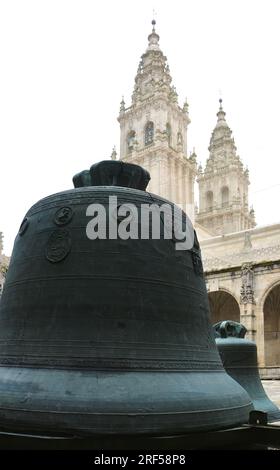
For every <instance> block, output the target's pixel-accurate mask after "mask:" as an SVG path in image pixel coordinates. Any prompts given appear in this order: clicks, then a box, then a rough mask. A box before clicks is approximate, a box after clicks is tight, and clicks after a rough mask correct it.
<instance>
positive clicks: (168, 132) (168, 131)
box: [166, 122, 171, 147]
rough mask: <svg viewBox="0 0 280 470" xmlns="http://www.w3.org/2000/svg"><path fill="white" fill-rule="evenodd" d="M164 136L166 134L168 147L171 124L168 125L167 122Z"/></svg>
mask: <svg viewBox="0 0 280 470" xmlns="http://www.w3.org/2000/svg"><path fill="white" fill-rule="evenodd" d="M166 136H167V141H168V145H169V147H170V145H171V126H170V124H169V122H168V123H167V124H166Z"/></svg>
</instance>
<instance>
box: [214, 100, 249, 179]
mask: <svg viewBox="0 0 280 470" xmlns="http://www.w3.org/2000/svg"><path fill="white" fill-rule="evenodd" d="M219 103H220V106H219V111H218V112H217V118H218V120H217V124H216V126H215V128H214V130H213V132H212V135H211V139H210V145H209V148H208V150H209V152H210V155H209V159H208V160H207V164H206V168H205V171H208V169H209V168H210V169H211V168H212V165H213V164H217V165H218V166H224V165H225V164H227V163H228V162H229V161H230V160H234V161H235V162H236V163H237V162H238V163H239V166H240V169H241V170H242V169H243V164H242V162H241V161H240V158H239V156H237V155H236V146H235V142H234V138H233V137H232V131H231V129H230V128H229V126H228V123H227V121H226V113H225V111H224V109H223V106H222V99H221V98H220V99H219Z"/></svg>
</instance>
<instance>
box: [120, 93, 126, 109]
mask: <svg viewBox="0 0 280 470" xmlns="http://www.w3.org/2000/svg"><path fill="white" fill-rule="evenodd" d="M124 111H125V101H124V97H123V96H122V100H121V107H120V112H124Z"/></svg>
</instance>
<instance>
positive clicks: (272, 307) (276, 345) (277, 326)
mask: <svg viewBox="0 0 280 470" xmlns="http://www.w3.org/2000/svg"><path fill="white" fill-rule="evenodd" d="M263 317H264V348H265V365H266V366H280V284H278V285H276V286H275V287H273V288H272V289H271V290H270V292H269V293H268V294H267V296H266V299H265V302H264V306H263Z"/></svg>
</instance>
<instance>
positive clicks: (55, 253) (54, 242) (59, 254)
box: [46, 230, 71, 263]
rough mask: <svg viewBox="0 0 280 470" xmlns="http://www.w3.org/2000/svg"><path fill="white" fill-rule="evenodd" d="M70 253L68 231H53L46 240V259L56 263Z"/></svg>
mask: <svg viewBox="0 0 280 470" xmlns="http://www.w3.org/2000/svg"><path fill="white" fill-rule="evenodd" d="M70 251H71V237H70V233H69V232H68V230H55V231H54V232H53V233H52V234H51V236H50V237H49V239H48V243H47V247H46V258H47V259H48V260H49V261H50V262H51V263H58V262H59V261H62V260H63V259H65V258H66V256H67V255H68V254H69V253H70Z"/></svg>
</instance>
